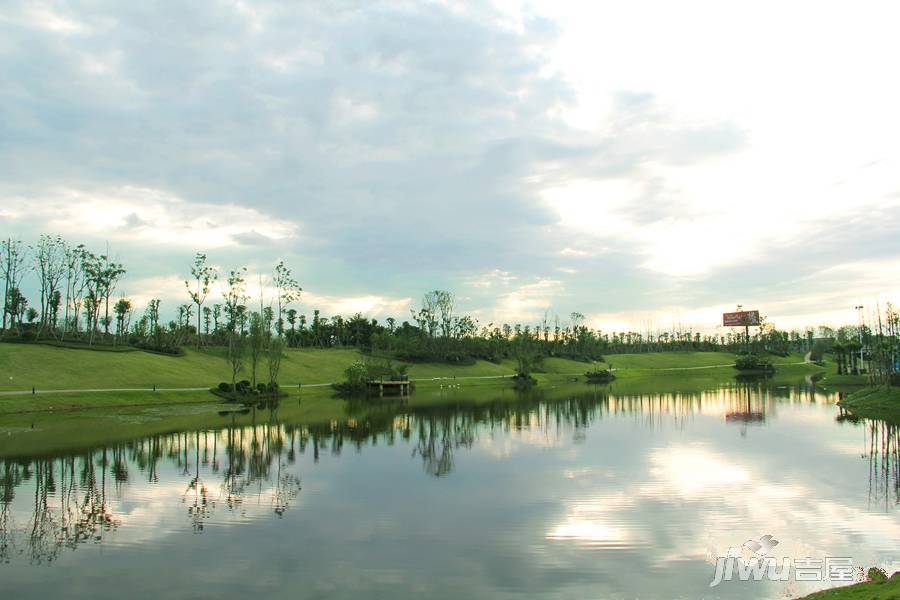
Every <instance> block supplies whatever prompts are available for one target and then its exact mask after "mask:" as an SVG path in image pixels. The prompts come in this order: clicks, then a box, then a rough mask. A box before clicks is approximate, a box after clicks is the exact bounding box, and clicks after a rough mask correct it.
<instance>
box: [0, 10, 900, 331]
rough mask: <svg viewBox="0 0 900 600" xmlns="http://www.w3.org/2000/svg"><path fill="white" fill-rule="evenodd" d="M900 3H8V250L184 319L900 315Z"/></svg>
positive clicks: (788, 320) (707, 320) (681, 321)
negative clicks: (294, 286) (220, 282)
mask: <svg viewBox="0 0 900 600" xmlns="http://www.w3.org/2000/svg"><path fill="white" fill-rule="evenodd" d="M898 13H900V6H897V5H896V4H895V3H891V2H865V1H862V2H854V3H830V2H792V3H787V4H786V3H783V2H766V1H761V2H755V3H752V4H738V3H723V2H694V1H686V2H678V3H672V2H666V1H660V2H650V1H641V0H638V1H633V2H627V3H624V2H616V3H613V2H594V3H585V2H577V1H571V2H570V1H564V0H554V1H546V2H544V1H536V2H507V1H502V2H478V1H473V2H464V3H458V2H421V1H415V2H374V1H373V2H305V3H294V2H290V3H289V2H284V3H278V2H265V1H262V2H249V1H248V2H240V1H219V2H215V1H213V2H165V3H122V2H115V1H108V2H107V1H103V0H83V1H79V0H72V1H69V2H39V1H22V2H19V1H17V0H5V1H4V2H2V3H0V235H3V236H4V237H6V236H13V237H18V238H21V239H22V240H24V241H26V242H27V243H33V242H34V241H35V240H36V239H37V237H38V236H39V235H40V234H42V233H51V234H60V235H62V236H63V237H65V238H66V239H68V240H70V241H72V242H75V243H85V244H87V245H88V246H89V247H91V248H93V249H96V250H98V251H103V250H105V249H106V247H107V246H108V247H109V249H110V252H111V253H112V254H113V255H114V256H116V257H118V258H119V260H120V261H121V262H123V263H124V264H125V266H126V267H127V269H128V275H127V278H126V279H125V281H124V282H123V283H122V286H121V288H120V289H121V291H122V293H124V294H125V295H127V296H129V297H131V298H132V299H134V300H135V302H136V304H137V305H138V307H139V308H140V307H142V305H143V303H145V302H146V300H148V299H149V298H151V297H159V298H162V299H163V306H164V307H166V306H167V305H168V306H169V308H170V309H172V310H174V307H175V306H176V304H177V303H184V302H187V301H188V298H187V294H186V292H185V290H184V283H183V281H184V279H185V278H186V277H187V276H189V270H190V264H191V261H192V258H193V256H194V253H196V252H204V253H206V254H207V255H208V256H209V259H210V261H211V262H212V263H213V264H215V265H217V266H218V267H220V269H221V270H222V271H223V272H225V271H228V270H230V269H233V268H235V267H238V266H242V265H246V266H247V267H248V269H249V271H250V272H251V273H252V274H253V275H252V277H253V278H256V277H257V274H261V275H265V274H267V273H270V272H271V271H272V269H273V267H274V265H275V264H276V263H277V262H278V260H279V259H284V260H285V261H286V263H287V264H288V265H289V266H290V267H292V269H293V271H294V274H295V276H296V277H297V279H299V281H300V283H301V285H302V286H303V288H304V294H303V297H302V301H301V304H300V306H299V308H300V311H301V312H304V313H311V312H312V310H313V309H316V308H317V309H320V310H321V311H322V313H323V314H325V315H332V314H338V313H340V314H345V315H346V314H350V313H353V312H356V311H361V312H363V313H365V314H367V315H370V316H372V317H377V318H383V317H385V316H390V315H393V316H395V317H398V318H400V319H403V318H405V317H407V316H408V314H409V309H410V308H411V307H415V306H417V305H418V304H419V302H420V299H421V296H422V294H423V293H425V292H427V291H428V290H432V289H446V290H450V291H452V292H454V293H455V295H456V298H457V308H458V310H460V311H462V312H467V313H469V314H472V315H474V316H475V317H477V318H478V319H479V320H480V321H481V323H482V324H487V323H489V322H495V323H499V322H521V323H534V322H537V321H538V320H540V319H541V318H542V316H543V315H544V314H545V312H546V313H549V314H550V315H551V318H552V316H553V315H560V319H561V321H562V322H564V323H565V322H567V321H568V315H569V314H570V313H571V312H573V311H578V312H581V313H583V314H584V315H586V317H587V323H588V324H591V325H593V326H595V327H599V328H603V329H606V330H624V329H632V330H638V331H643V330H650V329H659V328H663V329H664V328H667V327H671V326H673V325H675V324H678V325H681V326H685V327H693V328H696V329H702V330H707V331H711V330H715V328H716V326H717V325H718V324H719V323H720V322H721V314H720V313H721V312H723V311H725V310H733V309H734V307H735V306H736V305H737V304H741V305H743V306H744V307H745V308H755V309H759V310H760V311H761V312H762V313H763V314H765V315H767V316H768V318H769V320H770V321H771V322H772V323H774V324H775V325H776V326H778V327H783V328H803V327H805V326H815V325H820V324H824V323H829V324H843V323H855V322H856V318H857V317H856V313H855V311H854V310H853V307H854V306H856V305H858V304H863V305H865V306H866V307H867V310H869V311H870V310H872V309H874V307H875V306H876V303H877V302H881V303H884V302H886V301H889V300H892V301H894V302H898V301H900V284H898V274H900V260H898V257H900V236H898V235H897V232H898V231H900V227H898V226H900V149H898V144H897V140H900V118H898V116H897V107H898V106H900V80H898V78H897V77H896V76H894V72H895V70H896V65H895V62H896V57H897V56H900V38H898V37H897V36H896V34H895V31H894V29H895V24H896V23H897V22H898V21H900V14H898Z"/></svg>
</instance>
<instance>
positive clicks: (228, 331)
mask: <svg viewBox="0 0 900 600" xmlns="http://www.w3.org/2000/svg"><path fill="white" fill-rule="evenodd" d="M186 267H187V268H186V269H185V279H184V285H185V302H184V303H181V304H177V305H176V306H174V307H172V308H168V309H167V311H168V313H169V314H170V315H174V316H175V318H173V319H169V320H168V321H166V320H165V319H164V318H163V317H162V314H163V306H162V300H161V299H159V298H151V299H150V300H149V301H148V302H147V305H146V306H145V307H144V310H143V312H141V313H139V314H135V310H136V308H135V306H134V303H133V302H132V300H131V299H129V298H128V297H127V296H126V295H125V294H123V293H122V292H121V289H120V288H121V286H122V282H123V280H124V278H125V276H126V274H127V270H126V268H125V266H124V265H123V264H121V263H120V262H118V261H117V260H116V259H115V258H113V257H112V256H111V253H110V251H109V249H108V248H107V249H105V251H103V252H95V251H92V250H90V249H88V248H87V247H86V246H85V245H84V244H72V243H70V242H68V241H66V240H64V239H62V238H61V237H60V236H51V235H42V236H40V238H39V239H38V241H37V242H36V243H35V244H33V245H31V246H26V245H24V243H23V242H21V241H19V240H14V239H12V238H8V239H6V240H3V241H2V242H0V278H2V284H3V315H2V332H3V339H4V340H7V341H32V340H56V341H59V342H77V343H84V344H87V345H91V346H95V345H96V346H106V347H109V346H113V347H118V346H123V347H124V346H134V347H138V348H142V349H145V350H149V351H155V352H164V353H172V354H177V353H180V352H181V351H182V350H181V349H182V348H183V347H186V346H193V347H195V348H196V349H198V350H206V351H213V350H217V351H219V352H221V353H222V354H223V356H224V357H225V358H226V359H227V360H228V363H229V364H230V368H231V375H232V377H231V379H232V382H231V383H232V385H233V386H236V385H237V383H238V375H239V374H240V373H242V372H243V371H244V370H247V371H249V373H250V377H251V379H250V380H248V384H249V385H250V386H252V387H254V388H256V387H258V386H259V384H260V383H262V384H264V385H270V386H271V385H275V384H276V382H277V375H278V370H279V367H280V360H281V357H282V355H283V349H284V348H286V347H290V348H334V347H354V348H359V349H362V350H364V351H367V352H372V353H378V354H383V355H389V356H393V357H396V358H398V359H400V360H404V361H408V362H422V361H429V362H445V363H450V364H466V363H471V362H474V361H475V360H477V359H483V360H488V361H494V362H498V361H501V360H504V359H513V360H515V361H516V362H517V363H518V366H519V367H520V372H528V371H530V370H531V369H532V368H534V367H536V366H538V365H539V363H540V361H541V360H543V359H544V358H546V357H554V356H558V357H564V358H571V359H575V360H582V361H594V360H600V359H601V358H602V357H603V356H604V355H605V354H622V353H644V352H665V351H733V352H739V351H748V350H749V351H752V352H756V353H764V352H767V353H772V354H779V355H786V354H788V353H789V352H813V354H815V355H816V357H818V358H821V355H822V354H823V353H824V352H831V353H832V354H833V355H834V357H835V360H836V361H837V362H838V364H839V365H840V368H841V370H842V372H843V371H846V372H859V370H860V367H859V366H856V362H855V361H856V360H857V359H856V358H854V356H858V348H856V347H855V346H854V344H862V345H863V346H865V347H866V351H867V352H868V353H869V354H870V355H871V358H872V360H870V361H867V362H870V363H873V364H872V369H876V368H877V369H878V370H879V372H880V373H890V372H893V371H894V370H896V369H895V366H896V357H897V353H896V348H897V339H898V335H900V331H898V325H897V322H898V319H897V314H896V311H895V310H894V308H893V307H892V306H890V305H888V307H887V310H886V311H884V312H882V311H880V310H879V312H878V321H877V324H875V325H871V326H869V327H868V328H864V330H863V333H862V334H859V335H855V336H854V335H853V334H854V331H856V330H855V329H854V328H841V329H837V330H832V329H829V328H827V327H826V328H823V330H822V333H821V334H820V336H818V337H817V336H815V335H814V332H813V330H812V329H807V330H806V331H803V332H800V331H783V330H778V329H776V328H775V327H774V326H772V325H771V324H770V323H768V322H766V320H765V318H763V321H762V323H761V326H760V327H758V328H756V331H755V332H754V333H753V334H752V335H750V336H749V337H745V335H744V333H743V332H741V331H735V332H733V333H732V332H728V333H724V334H709V333H701V332H697V331H693V330H691V329H689V328H681V327H675V328H673V329H672V330H670V331H662V332H644V333H640V332H636V331H625V332H604V331H600V330H598V329H593V328H591V327H589V326H588V325H587V323H586V318H585V316H584V315H583V314H581V313H579V312H572V313H570V314H569V315H568V317H567V318H563V319H560V317H559V316H551V315H550V313H549V312H547V313H545V314H544V316H543V318H542V319H541V320H540V321H539V322H537V323H532V324H520V323H515V324H510V323H493V322H490V323H480V322H479V320H478V319H476V318H474V317H473V316H471V315H468V314H464V313H462V312H461V311H460V310H459V309H458V307H457V305H456V297H455V295H454V294H453V293H452V292H450V291H446V290H434V291H430V292H427V293H425V294H424V295H423V296H422V299H421V302H420V303H419V306H417V307H415V308H413V309H411V310H410V313H409V315H408V317H407V318H405V319H403V320H399V319H397V318H395V317H388V318H386V319H384V320H383V321H379V320H377V319H373V318H370V317H367V316H364V315H362V314H360V313H357V314H354V315H351V316H349V317H345V316H341V315H335V316H330V317H329V316H325V315H322V314H321V312H320V311H319V310H313V311H312V314H311V316H310V317H307V315H306V314H303V313H301V312H300V311H299V310H298V307H297V306H296V304H297V302H298V301H299V300H300V294H301V291H302V289H301V287H300V285H299V283H298V282H297V281H296V280H295V279H294V277H293V275H292V272H291V270H290V268H288V267H287V266H286V265H285V263H284V262H283V261H282V262H279V263H278V264H276V265H275V267H274V269H273V270H272V272H271V273H270V274H269V275H267V276H266V282H267V285H265V286H264V285H263V277H262V275H257V277H258V281H259V290H260V292H259V298H250V296H249V293H248V291H247V289H248V277H249V275H248V272H247V269H246V268H245V267H237V268H234V269H231V270H228V271H226V272H222V271H220V269H219V268H217V267H216V266H214V265H212V264H211V263H210V262H209V261H208V257H207V255H206V254H203V253H197V254H196V255H195V256H194V258H193V260H192V262H191V263H190V264H189V265H186ZM27 275H30V276H32V277H34V279H35V281H36V285H33V286H32V288H33V289H34V290H35V292H34V293H33V298H32V299H29V298H26V295H25V294H24V293H23V291H22V289H23V286H22V282H23V279H24V278H25V277H26V276H27ZM217 292H218V293H217ZM263 292H266V294H267V295H268V297H264V295H263ZM32 301H33V304H32ZM856 333H859V332H856ZM854 352H855V354H854ZM864 354H865V352H864ZM875 363H877V364H875Z"/></svg>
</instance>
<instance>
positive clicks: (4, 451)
mask: <svg viewBox="0 0 900 600" xmlns="http://www.w3.org/2000/svg"><path fill="white" fill-rule="evenodd" d="M317 352H329V351H313V352H312V354H316V353H317ZM629 358H632V359H634V358H644V359H645V360H647V362H648V363H651V364H653V363H655V364H657V365H659V364H662V365H666V367H663V368H669V369H675V368H677V367H671V366H669V365H673V364H681V365H685V364H688V365H691V364H694V365H696V362H701V361H702V360H703V359H704V358H706V359H707V360H706V362H707V364H708V363H709V360H708V357H702V356H701V357H697V359H696V360H695V361H693V362H692V361H691V360H690V357H689V356H684V355H676V356H672V357H669V359H668V360H666V361H660V358H659V357H629ZM611 360H612V362H613V364H616V358H615V357H613V358H612V359H611ZM640 362H641V361H640V360H638V361H637V364H640ZM619 364H621V363H619ZM632 364H635V363H632ZM645 364H646V363H645ZM714 364H715V363H714ZM418 366H421V365H418ZM491 366H492V367H496V366H497V365H491ZM500 366H501V367H503V371H502V372H501V373H502V374H508V373H510V372H511V370H512V368H511V365H510V366H504V365H500ZM588 366H589V365H586V364H585V363H576V362H573V361H564V360H561V359H551V360H550V361H548V363H547V364H546V365H545V367H546V371H547V372H545V373H539V374H536V377H537V378H538V380H539V381H540V385H538V386H535V388H534V390H533V393H535V394H538V395H540V396H541V397H542V398H545V399H551V400H552V399H554V398H560V399H566V398H571V397H573V396H577V395H578V394H582V393H588V394H601V395H603V394H611V395H615V396H620V397H621V396H629V395H632V396H637V395H643V394H648V393H662V392H665V393H686V394H694V393H698V392H702V391H705V390H709V389H715V388H717V387H720V386H723V385H729V384H733V383H734V381H735V371H734V369H732V368H731V367H725V368H719V367H716V368H708V369H697V370H694V369H691V370H686V371H678V370H666V371H662V370H658V369H656V370H654V369H651V368H647V369H642V370H637V369H632V370H630V371H629V370H625V369H623V370H622V371H620V372H619V373H620V376H619V378H617V379H616V380H615V381H614V382H612V383H611V384H608V385H589V384H587V383H586V382H585V381H584V378H583V373H584V371H586V370H587V367H588ZM813 366H814V365H812V366H811V365H792V366H790V367H786V368H789V369H800V370H801V372H800V373H790V372H788V373H783V372H779V373H776V375H775V377H774V378H768V379H767V380H766V381H767V384H769V385H779V384H780V383H784V384H785V385H790V384H794V383H797V382H798V381H802V379H803V375H804V373H806V372H807V371H808V370H809V369H811V368H812V367H813ZM429 367H430V368H435V369H437V367H436V366H430V365H429ZM654 371H655V372H656V374H657V376H653V373H654ZM426 372H427V371H426ZM433 372H434V373H435V376H440V377H441V378H440V379H436V380H432V379H430V378H429V379H419V381H418V382H417V387H416V391H415V392H414V393H413V394H412V396H411V397H410V398H408V399H407V400H405V401H404V403H403V404H402V405H401V404H398V399H396V398H391V397H386V398H384V399H378V398H370V399H360V400H346V399H342V398H338V397H336V396H335V395H334V392H333V390H331V389H330V388H329V387H304V388H302V389H298V388H297V387H296V386H293V387H288V386H285V387H283V388H282V391H283V392H285V393H286V397H285V398H283V399H282V400H281V402H280V403H279V405H278V408H277V410H276V411H275V412H274V413H272V412H270V411H269V409H268V408H262V409H260V408H257V407H250V409H249V412H248V413H246V414H243V413H240V412H235V411H236V410H239V409H241V408H242V407H241V406H240V405H235V404H226V403H223V402H222V401H221V400H220V399H219V398H217V397H216V396H214V395H213V394H210V393H209V392H206V391H189V392H174V391H159V392H150V391H135V392H109V393H84V392H81V393H74V394H47V395H43V396H42V395H36V396H32V395H24V396H21V395H20V396H6V397H0V456H26V455H44V454H50V453H53V452H77V451H80V450H82V449H84V448H88V447H91V446H96V445H102V444H107V443H112V442H117V441H127V440H129V439H135V438H138V437H146V436H150V435H157V434H164V433H171V432H175V431H184V430H204V429H210V430H212V429H218V428H221V427H224V426H226V425H229V424H236V425H249V424H252V423H259V422H264V421H265V420H267V419H271V418H275V419H277V420H278V421H279V422H281V423H293V424H304V425H310V424H315V423H329V422H331V423H334V422H342V421H346V420H347V419H351V418H352V419H361V420H363V419H368V418H372V417H373V416H376V415H380V414H382V413H383V412H386V413H391V414H393V413H394V412H397V411H401V412H403V411H408V410H416V409H425V408H428V407H435V408H436V407H441V406H461V405H473V404H490V403H496V402H504V403H505V402H519V401H521V400H522V397H521V395H519V394H517V392H516V391H515V390H514V389H513V386H512V385H511V384H510V383H509V382H508V381H505V380H503V379H456V380H454V379H453V378H452V376H450V378H449V379H447V378H446V377H447V371H446V370H440V369H438V370H436V371H433ZM468 372H470V373H471V372H472V370H471V369H469V370H468ZM476 372H477V371H476ZM477 376H483V375H477ZM89 409H94V410H89Z"/></svg>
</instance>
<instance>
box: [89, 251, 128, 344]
mask: <svg viewBox="0 0 900 600" xmlns="http://www.w3.org/2000/svg"><path fill="white" fill-rule="evenodd" d="M83 268H84V272H85V278H86V280H87V281H86V287H87V290H88V296H90V297H91V308H92V312H91V314H90V319H91V322H92V325H93V327H91V332H90V337H89V339H88V343H90V344H93V342H94V333H95V332H96V331H97V330H98V327H97V325H98V322H99V318H98V317H99V314H100V308H101V306H104V307H105V309H104V317H103V327H104V333H105V334H106V335H108V334H109V326H110V324H111V323H112V319H111V318H110V316H109V298H110V296H111V295H112V293H113V292H114V291H115V289H116V285H117V284H118V282H119V280H120V279H121V278H122V277H123V276H124V275H125V268H124V267H123V266H122V265H121V264H119V263H116V262H112V261H111V260H110V259H109V256H108V252H107V254H106V255H100V256H95V255H94V254H92V253H90V252H86V253H85V255H84V263H83ZM86 304H87V302H86Z"/></svg>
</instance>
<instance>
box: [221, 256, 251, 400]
mask: <svg viewBox="0 0 900 600" xmlns="http://www.w3.org/2000/svg"><path fill="white" fill-rule="evenodd" d="M246 273H247V269H246V268H244V267H241V268H240V269H236V270H234V271H231V273H230V274H229V275H228V279H227V283H228V287H227V288H226V289H225V314H226V315H227V316H228V319H229V326H228V329H229V331H228V363H229V365H230V366H231V391H232V392H233V393H237V375H238V373H240V371H241V368H242V367H243V364H244V337H243V335H239V334H238V331H237V328H238V319H239V318H240V317H239V309H240V308H241V307H244V303H245V302H246V301H247V292H246V289H247V284H246V281H245V279H244V276H245V274H246Z"/></svg>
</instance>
